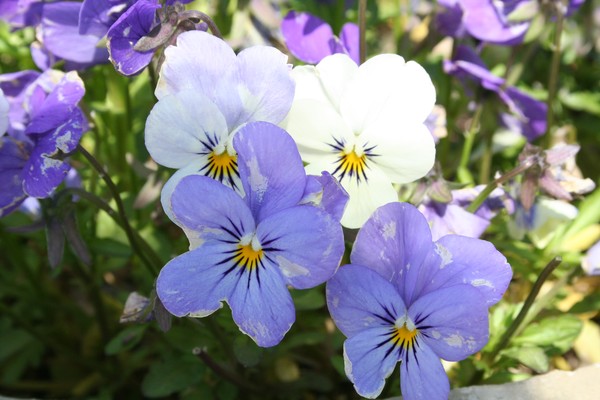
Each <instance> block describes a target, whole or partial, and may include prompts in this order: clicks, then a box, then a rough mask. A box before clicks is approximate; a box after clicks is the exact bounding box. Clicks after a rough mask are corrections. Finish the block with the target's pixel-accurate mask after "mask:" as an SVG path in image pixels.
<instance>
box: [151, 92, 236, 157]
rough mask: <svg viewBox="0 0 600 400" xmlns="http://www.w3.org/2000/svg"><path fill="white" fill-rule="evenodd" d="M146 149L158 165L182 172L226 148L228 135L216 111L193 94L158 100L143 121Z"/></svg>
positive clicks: (202, 98)
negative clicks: (204, 157) (218, 146)
mask: <svg viewBox="0 0 600 400" xmlns="http://www.w3.org/2000/svg"><path fill="white" fill-rule="evenodd" d="M145 134H146V136H145V138H146V148H147V149H148V152H149V153H150V155H151V156H152V158H153V159H154V160H155V161H156V162H157V163H159V164H161V165H164V166H167V167H170V168H183V167H185V166H187V165H189V164H191V163H192V162H193V161H195V160H197V159H198V155H199V154H205V155H207V154H209V153H210V152H211V151H212V149H213V148H214V147H216V146H217V145H218V144H222V145H225V144H226V143H227V140H228V136H229V132H228V130H227V124H226V122H225V118H224V117H223V115H222V114H221V112H220V111H219V108H218V107H217V106H216V105H215V104H214V103H213V102H212V101H211V100H209V99H208V97H206V96H203V95H202V94H201V93H198V92H196V91H193V90H183V91H181V92H179V93H176V94H174V95H171V96H165V97H163V98H162V99H160V100H159V101H158V102H157V103H156V104H155V105H154V108H152V111H151V112H150V115H149V116H148V119H147V120H146V133H145Z"/></svg>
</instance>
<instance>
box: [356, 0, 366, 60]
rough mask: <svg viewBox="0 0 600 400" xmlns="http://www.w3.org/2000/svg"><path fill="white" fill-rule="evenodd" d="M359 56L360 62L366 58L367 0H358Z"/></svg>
mask: <svg viewBox="0 0 600 400" xmlns="http://www.w3.org/2000/svg"><path fill="white" fill-rule="evenodd" d="M358 29H359V38H360V39H359V58H360V63H361V64H362V63H364V62H365V60H366V59H367V39H366V29H367V0H358Z"/></svg>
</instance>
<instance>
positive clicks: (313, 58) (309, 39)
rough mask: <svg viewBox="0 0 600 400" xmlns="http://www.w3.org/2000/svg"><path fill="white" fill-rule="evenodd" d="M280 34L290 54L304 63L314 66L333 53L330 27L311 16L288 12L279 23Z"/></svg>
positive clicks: (303, 13)
mask: <svg viewBox="0 0 600 400" xmlns="http://www.w3.org/2000/svg"><path fill="white" fill-rule="evenodd" d="M281 33H282V34H283V38H284V39H285V43H286V45H287V47H288V49H289V50H290V52H291V53H292V54H293V55H294V56H295V57H296V58H298V59H299V60H302V61H304V62H306V63H309V64H316V63H318V62H319V61H321V60H322V59H323V58H325V57H326V56H328V55H330V54H332V53H333V49H332V48H331V42H332V41H334V40H335V38H334V37H333V31H332V30H331V26H329V24H327V23H326V22H325V21H323V20H322V19H320V18H318V17H316V16H314V15H312V14H309V13H305V12H295V11H290V12H289V13H288V14H287V15H286V16H285V18H284V19H283V21H282V23H281Z"/></svg>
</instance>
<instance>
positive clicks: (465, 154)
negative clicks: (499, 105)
mask: <svg viewBox="0 0 600 400" xmlns="http://www.w3.org/2000/svg"><path fill="white" fill-rule="evenodd" d="M482 111H483V106H482V105H481V104H480V105H479V106H478V107H477V110H476V111H475V115H473V118H472V119H471V124H470V125H469V129H468V130H467V132H466V134H465V143H464V145H463V149H462V154H461V156H460V164H459V165H458V173H459V178H460V180H461V181H462V182H463V183H473V177H472V176H471V173H470V172H469V170H468V168H467V167H468V165H469V160H470V158H471V152H472V151H473V144H474V143H475V136H476V135H477V131H478V130H479V119H480V118H481V113H482ZM465 180H468V181H469V182H464V181H465Z"/></svg>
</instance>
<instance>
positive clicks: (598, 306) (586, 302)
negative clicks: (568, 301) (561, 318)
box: [569, 293, 600, 314]
mask: <svg viewBox="0 0 600 400" xmlns="http://www.w3.org/2000/svg"><path fill="white" fill-rule="evenodd" d="M598 310H600V293H592V294H590V295H588V296H586V297H585V298H584V299H583V300H581V301H580V302H579V303H576V304H574V305H573V307H571V309H570V310H569V314H583V313H587V312H598Z"/></svg>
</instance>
